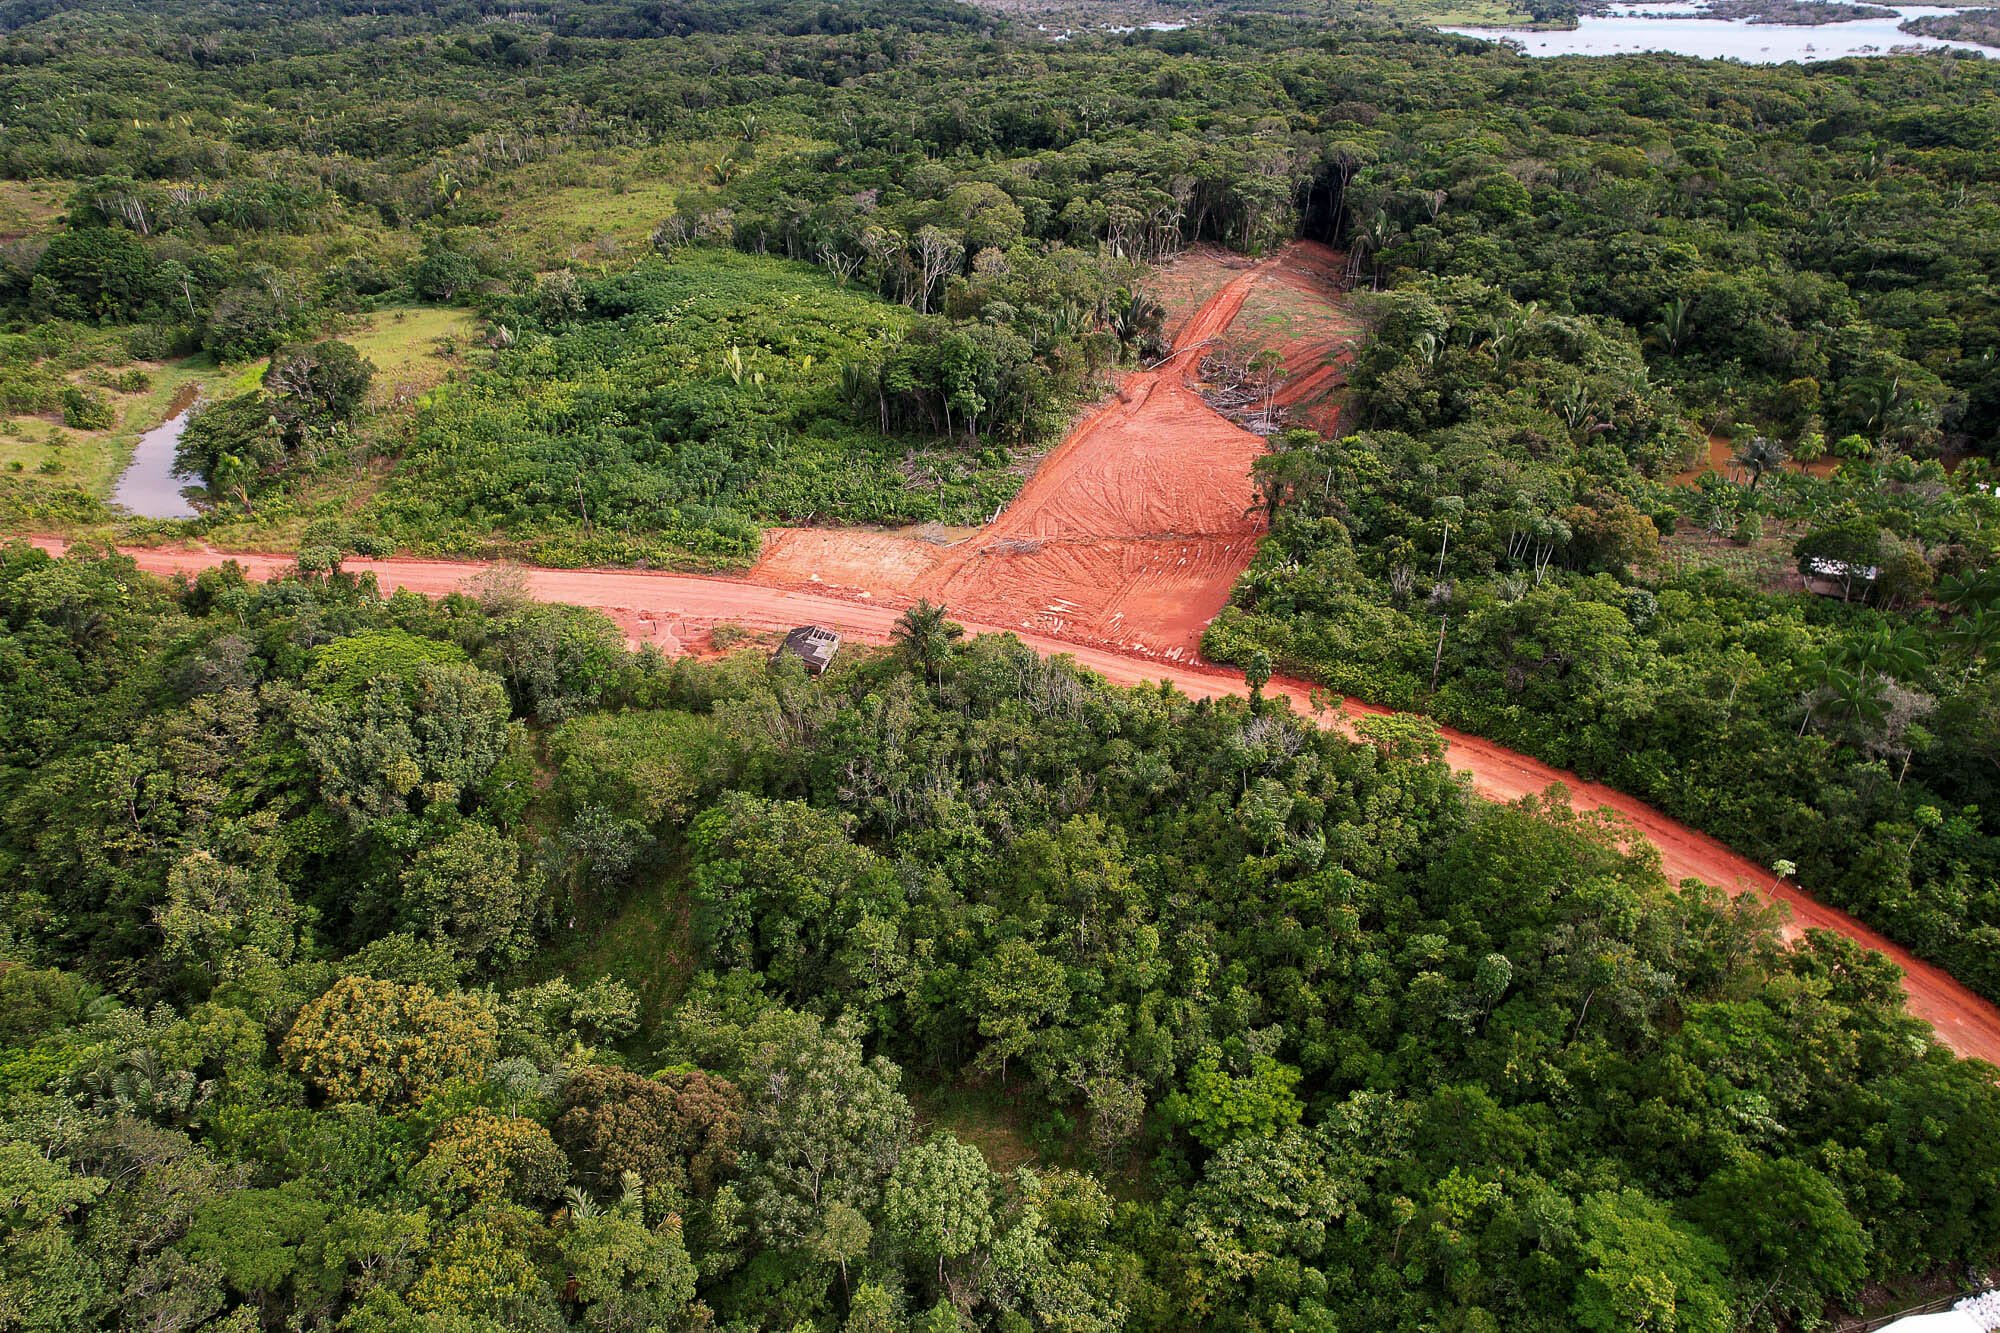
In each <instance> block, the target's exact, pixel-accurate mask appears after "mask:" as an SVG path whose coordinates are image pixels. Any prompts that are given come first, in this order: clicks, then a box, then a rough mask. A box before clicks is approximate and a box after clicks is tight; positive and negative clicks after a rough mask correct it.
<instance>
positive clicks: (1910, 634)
mask: <svg viewBox="0 0 2000 1333" xmlns="http://www.w3.org/2000/svg"><path fill="white" fill-rule="evenodd" d="M1922 645H1923V639H1922V638H1921V637H1920V636H1919V635H1918V634H1917V631H1916V629H1915V628H1914V627H1912V626H1909V625H1905V626H1903V627H1902V628H1901V629H1893V630H1892V629H1888V628H1886V627H1885V628H1883V629H1878V630H1875V631H1874V632H1872V633H1869V634H1864V635H1862V636H1861V637H1860V638H1858V639H1852V640H1849V641H1848V642H1846V643H1843V644H1841V645H1840V646H1839V647H1838V648H1836V649H1835V650H1834V653H1833V659H1834V660H1835V661H1837V662H1839V663H1840V664H1841V665H1842V666H1857V667H1860V668H1861V679H1862V680H1863V681H1864V682H1865V681H1866V680H1867V679H1868V677H1869V674H1870V673H1871V672H1872V673H1873V674H1875V675H1878V676H1899V677H1906V676H1914V675H1916V674H1917V673H1918V672H1920V671H1922V670H1923V669H1924V650H1923V646H1922Z"/></svg>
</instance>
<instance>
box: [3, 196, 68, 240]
mask: <svg viewBox="0 0 2000 1333" xmlns="http://www.w3.org/2000/svg"><path fill="white" fill-rule="evenodd" d="M69 188H70V187H69V186H67V185H65V184H63V183H62V182H58V181H0V241H12V240H18V239H19V238H20V237H23V236H31V235H34V234H35V233H37V232H44V231H48V230H49V229H51V228H52V227H54V226H55V223H56V219H57V218H59V217H61V216H62V214H63V212H64V200H65V199H66V198H67V197H68V191H69Z"/></svg>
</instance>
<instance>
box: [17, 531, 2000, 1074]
mask: <svg viewBox="0 0 2000 1333" xmlns="http://www.w3.org/2000/svg"><path fill="white" fill-rule="evenodd" d="M34 544H35V545H36V546H38V547H41V548H42V549H43V550H46V551H49V552H50V553H51V554H60V553H61V552H62V551H63V549H64V548H65V543H64V542H61V541H58V540H53V539H46V538H37V539H34ZM123 553H124V554H126V555H129V556H131V557H132V558H133V559H134V560H136V561H137V562H138V565H139V567H140V568H141V569H143V570H145V571H146V572H148V573H152V574H159V575H166V576H171V575H174V574H188V575H193V574H197V573H199V572H200V571H202V570H204V569H212V568H215V567H217V566H220V565H222V564H223V563H225V562H226V561H230V560H234V561H236V562H237V563H238V564H239V565H241V566H242V567H243V568H244V570H245V572H246V573H247V574H248V575H249V576H250V577H251V578H254V579H260V580H261V579H270V578H276V577H279V576H281V575H283V574H284V573H286V572H288V571H289V570H291V569H292V567H293V562H292V557H290V556H288V555H273V554H247V555H245V554H230V553H226V552H220V551H212V550H207V549H201V550H192V551H169V550H155V549H150V548H137V547H134V548H124V550H123ZM343 568H345V569H347V570H349V571H351V572H354V573H357V574H358V573H372V574H374V575H375V577H376V580H377V581H378V583H379V584H380V585H381V587H382V589H383V591H384V592H389V591H393V590H395V589H398V588H404V589H408V590H409V591H411V592H417V593H423V594H424V595H426V596H431V597H437V596H442V595H444V594H446V593H450V592H453V591H456V590H459V589H461V588H463V587H464V586H465V585H466V584H467V582H468V581H470V580H473V579H475V578H477V577H479V576H480V575H482V574H484V573H486V572H487V571H488V570H490V569H491V568H492V566H491V565H489V564H486V563H482V562H476V561H445V560H404V559H393V560H350V561H347V562H345V563H344V565H343ZM523 573H524V575H525V577H526V579H527V584H528V590H529V591H530V592H531V593H532V594H533V595H534V596H535V597H537V598H539V599H541V600H543V601H550V602H566V603H569V604H571V605H574V606H588V607H593V608H596V609H598V610H601V611H604V612H606V613H607V614H609V615H610V616H611V617H612V618H613V619H614V620H616V621H617V622H618V623H619V624H620V625H621V626H623V627H624V629H625V632H626V635H627V637H628V639H629V640H630V641H631V642H632V643H633V644H634V645H635V646H636V645H641V644H645V643H649V642H650V643H656V644H658V645H660V647H661V648H662V649H663V650H665V651H668V652H678V651H681V650H682V645H683V643H684V642H685V641H686V640H687V639H688V638H690V637H693V636H696V635H699V634H702V633H705V632H706V631H707V630H708V629H710V628H712V627H713V626H715V625H717V624H721V623H724V622H728V623H731V624H736V625H742V626H744V627H746V628H749V629H755V630H783V629H790V628H792V627H793V626H795V625H801V624H822V625H828V626H831V627H833V628H835V629H838V630H840V631H841V632H842V633H843V634H845V635H847V636H849V637H851V638H854V639H857V640H859V641H861V642H864V643H874V644H881V643H887V642H888V641H889V639H890V637H891V633H892V630H893V628H894V624H895V620H896V617H897V615H898V614H899V613H900V611H901V610H902V607H901V606H900V605H892V604H885V603H878V602H877V601H875V600H871V599H865V598H864V599H858V600H848V599H843V598H837V597H829V596H824V595H821V594H817V593H810V592H800V591H794V590H789V589H783V588H771V587H765V586H762V585H760V584H754V583H746V582H742V581H739V580H735V579H727V578H701V577H695V576H692V575H684V574H662V573H651V572H645V571H635V570H594V569H591V570H578V569H530V570H525V571H523ZM965 625H966V629H967V631H968V632H969V633H972V634H1004V633H1011V634H1015V635H1016V636H1017V637H1018V638H1020V639H1021V641H1022V642H1024V643H1026V644H1028V645H1029V646H1030V647H1032V648H1034V649H1035V650H1036V651H1037V652H1040V653H1044V654H1049V655H1054V654H1058V653H1064V654H1068V655H1069V656H1070V657H1072V658H1074V659H1075V660H1076V662H1077V663H1078V665H1080V666H1083V667H1087V668H1089V669H1090V670H1092V671H1095V672H1097V673H1099V674H1101V675H1103V676H1104V677H1105V678H1106V679H1107V680H1109V681H1111V682H1112V683H1114V684H1118V685H1136V684H1139V683H1141V682H1147V681H1167V682H1170V683H1172V684H1173V685H1174V686H1175V687H1176V688H1177V689H1180V690H1182V691H1183V692H1185V693H1187V694H1189V695H1191V696H1193V697H1195V698H1217V697H1222V696H1228V695H1243V694H1246V693H1247V692H1248V691H1247V687H1246V686H1245V684H1244V681H1243V677H1242V674H1241V673H1239V672H1234V671H1229V670H1225V669H1222V668H1219V667H1211V666H1205V665H1187V664H1181V663H1170V662H1162V661H1159V660H1152V659H1146V658H1141V657H1136V656H1132V655H1129V654H1126V653H1122V652H1118V651H1115V650H1112V649H1109V648H1103V647H1098V646H1094V645H1084V644H1072V643H1065V642H1063V641H1061V640H1058V639H1053V638H1049V637H1046V636H1043V635H1038V634H1031V633H1023V632H1021V631H1019V630H1010V629H1006V628H1004V627H1002V626H997V625H990V624H981V623H978V622H976V621H966V622H965ZM1269 692H1271V693H1283V694H1284V695H1286V696H1287V697H1288V698H1290V699H1292V700H1293V701H1294V703H1295V705H1296V706H1298V707H1299V708H1300V709H1301V710H1302V711H1303V712H1304V713H1305V714H1306V715H1308V716H1310V715H1311V714H1312V706H1311V703H1310V699H1309V692H1310V687H1309V686H1307V685H1306V684H1304V683H1303V682H1299V681H1285V680H1278V681H1273V682H1272V684H1271V686H1270V687H1269ZM1347 710H1348V711H1349V712H1351V713H1356V714H1361V713H1381V712H1385V711H1387V710H1384V709H1380V708H1376V707H1374V706H1372V705H1369V704H1365V703H1362V702H1360V701H1358V700H1348V701H1347ZM1443 736H1444V740H1445V759H1446V762H1448V763H1449V764H1450V765H1451V766H1452V767H1453V768H1454V769H1456V770H1458V771H1460V772H1463V773H1466V774H1469V775H1470V776H1471V779H1472V786H1473V790H1474V791H1476V792H1477V793H1478V794H1479V795H1480V796H1482V797H1485V798H1486V799H1488V800H1494V801H1511V800H1516V799H1518V798H1520V797H1522V796H1526V795H1529V794H1533V793H1539V792H1542V791H1545V790H1546V789H1547V788H1548V787H1549V786H1550V785H1552V784H1554V783H1561V784H1563V785H1564V786H1565V787H1566V788H1568V790H1569V794H1570V798H1571V800H1572V801H1573V802H1574V803H1575V804H1577V805H1579V806H1581V807H1583V808H1586V809H1590V808H1598V807H1603V808H1608V809H1610V810H1612V811H1615V812H1616V813H1617V814H1618V815H1620V816H1622V817H1623V818H1624V819H1625V820H1626V821H1627V822H1628V823H1629V824H1631V826H1632V827H1633V829H1634V830H1635V831H1636V832H1637V833H1638V834H1639V835H1640V836H1642V837H1644V838H1645V839H1646V840H1647V841H1649V842H1651V843H1652V844H1653V845H1654V846H1655V847H1657V848H1658V849H1659V851H1660V861H1661V865H1662V868H1663V869H1664V870H1665V872H1666V875H1667V877H1668V878H1669V879H1670V880H1673V881H1676V882H1678V881H1679V880H1682V879H1698V880H1702V881H1705V882H1706V883H1709V884H1713V885H1715V886H1716V887H1718V888H1721V889H1723V890H1725V891H1727V892H1730V893H1742V892H1746V891H1754V892H1757V893H1759V894H1762V895H1764V896H1767V897H1771V898H1776V899H1778V900H1780V901H1782V902H1783V903H1785V904H1786V906H1787V907H1788V908H1789V909H1790V910H1791V917H1792V924H1791V930H1792V931H1793V932H1797V931H1802V930H1805V929H1811V928H1820V929H1826V930H1832V931H1836V932H1838V933H1840V934H1842V935H1845V936H1847V937H1848V938H1849V939H1852V940H1854V941H1856V942H1857V943H1860V944H1862V945H1864V946H1866V947H1868V948H1870V949H1875V950H1877V951H1879V952H1881V953H1883V954H1886V955H1887V956H1888V957H1889V958H1890V959H1891V960H1892V961H1894V962H1895V963H1896V965H1897V966H1899V967H1900V968H1902V969H1903V988H1904V990H1905V991H1906V992H1907V993H1908V995H1909V1008H1910V1012H1911V1013H1913V1014H1915V1015H1916V1016H1917V1017H1919V1018H1922V1019H1923V1020H1925V1021H1926V1022H1928V1023H1929V1024H1930V1025H1931V1026H1932V1028H1934V1029H1935V1030H1936V1032H1937V1036H1938V1039H1939V1040H1940V1041H1942V1042H1943V1043H1944V1044H1945V1045H1946V1046H1948V1047H1950V1048H1951V1049H1952V1050H1953V1051H1956V1052H1957V1053H1958V1054H1959V1055H1962V1056H1967V1057H1972V1058H1978V1059H1983V1060H1987V1061H1991V1062H1993V1063H1995V1064H2000V1008H1996V1007H1995V1006H1994V1005H1993V1004H1991V1003H1990V1002H1988V1001H1987V1000H1984V999H1982V998H1980V997H1979V996H1978V995H1976V994H1974V993H1973V992H1972V991H1971V990H1969V989H1968V988H1967V987H1965V986H1964V985H1961V984H1960V983H1959V982H1957V981H1955V980H1954V979H1953V978H1952V977H1950V976H1949V975H1948V974H1946V973H1945V972H1944V971H1942V970H1941V969H1939V968H1937V967H1934V966H1932V965H1931V964H1929V963H1926V962H1924V961H1923V960H1922V959H1919V958H1917V957H1916V956H1915V955H1913V954H1911V953H1910V952H1909V951H1908V950H1907V949H1904V948H1902V947H1900V946H1898V945H1896V944H1894V943H1892V942H1891V941H1890V940H1888V939H1887V938H1885V937H1884V936H1882V935H1881V934H1879V933H1878V932H1876V931H1874V930H1871V929H1870V928H1869V927H1867V926H1865V925H1863V924H1862V923H1861V922H1859V921H1857V920H1856V919H1855V918H1853V917H1851V916H1849V915H1848V914H1847V913H1845V912H1842V911H1839V910H1837V909H1835V908H1832V907H1828V906H1826V905H1825V904H1824V903H1820V902H1817V901H1815V900H1814V899H1812V898H1811V897H1809V896H1807V895H1806V894H1805V893H1804V892H1803V891H1801V890H1800V889H1799V888H1798V887H1797V886H1795V885H1793V884H1791V883H1790V882H1782V883H1775V884H1774V883H1773V876H1772V875H1771V872H1770V871H1769V870H1767V869H1765V868H1764V867H1762V866H1760V865H1758V864H1756V863H1755V862H1753V861H1751V860H1749V859H1748V858H1747V857H1743V856H1739V855H1737V854H1736V853H1735V852H1733V851H1731V850H1729V848H1727V847H1725V846H1723V845H1722V844H1721V843H1720V842H1717V841H1716V840H1715V839H1713V838H1711V837H1708V836H1707V835H1706V834H1703V833H1699V832H1697V831H1695V830H1694V829H1691V828H1689V827H1687V826H1686V825H1685V824H1682V823H1680V822H1678V821H1676V820H1673V819H1670V818H1668V817H1667V816H1666V815H1664V814H1661V813H1660V812H1659V811H1658V810H1655V809H1654V808H1653V807H1651V806H1649V805H1647V804H1645V803H1644V802H1642V801H1638V800H1634V799H1633V798H1632V797H1630V796H1627V795H1625V794H1624V793H1622V792H1618V791H1613V790H1612V789H1611V788H1609V787H1606V786H1603V785H1601V784H1599V783H1594V782H1585V781H1584V780H1583V779H1581V778H1579V777H1577V776H1576V775H1575V774H1574V773H1566V772H1563V771H1562V770H1560V769H1556V768H1552V767H1550V766H1549V765H1547V764H1544V763H1542V762H1541V761H1540V760H1537V759H1533V758H1530V757H1529V756H1527V755H1524V754H1519V753H1516V752H1515V751H1513V750H1509V749H1506V748H1504V747H1502V746H1499V745H1495V744H1493V743H1492V742H1490V741H1486V740H1482V739H1480V738H1479V737H1477V736H1468V735H1466V734H1464V733H1463V732H1458V731H1454V730H1451V729H1449V728H1445V729H1443Z"/></svg>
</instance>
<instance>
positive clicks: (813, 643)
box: [771, 625, 840, 676]
mask: <svg viewBox="0 0 2000 1333" xmlns="http://www.w3.org/2000/svg"><path fill="white" fill-rule="evenodd" d="M839 651H840V636H839V635H838V634H835V633H834V632H833V631H832V630H830V629H828V628H826V626H824V625H801V626H799V627H798V628H797V629H795V630H793V631H792V632H791V633H790V634H787V635H786V636H785V641H784V642H783V643H781V644H779V645H778V651H777V652H775V653H772V654H771V660H772V661H773V662H775V661H777V660H778V659H779V658H781V657H784V656H786V655H787V654H789V655H791V656H793V657H796V658H798V659H799V661H801V662H804V663H805V664H806V670H807V671H810V672H811V673H812V674H813V675H815V676H820V675H825V674H826V669H827V668H828V667H830V666H832V665H833V655H834V654H835V653H837V652H839Z"/></svg>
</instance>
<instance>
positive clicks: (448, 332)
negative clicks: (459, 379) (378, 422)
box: [341, 305, 475, 407]
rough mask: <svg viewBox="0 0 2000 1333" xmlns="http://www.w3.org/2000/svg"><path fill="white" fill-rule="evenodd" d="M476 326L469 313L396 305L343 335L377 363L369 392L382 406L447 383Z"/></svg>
mask: <svg viewBox="0 0 2000 1333" xmlns="http://www.w3.org/2000/svg"><path fill="white" fill-rule="evenodd" d="M474 328H475V324H474V321H473V317H472V315H471V313H470V312H469V311H465V310H454V309H449V308H446V307H442V306H418V305H407V306H391V307H389V308H388V309H385V310H378V311H376V312H375V313H374V314H373V315H370V316H369V317H368V321H367V323H366V324H364V325H362V326H361V327H360V328H357V329H355V330H353V331H352V332H349V333H344V334H342V335H341V337H342V338H343V339H344V340H345V341H347V342H349V343H352V344H353V345H354V350H356V351H357V352H359V353H361V355H363V356H365V357H367V358H368V359H369V360H370V361H373V362H374V363H375V384H374V387H373V388H371V389H370V390H369V394H368V396H369V399H370V401H371V402H372V403H373V404H374V405H375V406H378V407H379V406H383V405H385V404H388V403H393V402H395V401H396V400H397V399H399V398H402V397H407V396H409V395H411V394H418V393H422V392H423V391H424V390H426V389H429V388H433V387H435V386H436V385H437V384H439V383H440V382H442V381H443V380H444V378H445V377H446V376H447V375H449V374H450V373H451V372H452V370H453V369H454V368H455V367H457V366H458V365H459V364H460V357H461V354H462V351H463V348H464V346H465V344H466V342H467V341H468V340H469V339H470V338H471V337H472V335H473V331H474Z"/></svg>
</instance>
